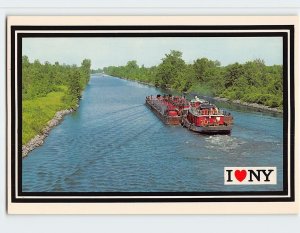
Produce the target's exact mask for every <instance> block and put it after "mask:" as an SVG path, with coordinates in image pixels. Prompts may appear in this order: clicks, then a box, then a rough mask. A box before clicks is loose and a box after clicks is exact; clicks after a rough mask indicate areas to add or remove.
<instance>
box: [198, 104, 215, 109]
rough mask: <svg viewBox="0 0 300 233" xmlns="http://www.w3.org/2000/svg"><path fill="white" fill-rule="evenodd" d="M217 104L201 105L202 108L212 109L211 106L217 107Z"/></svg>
mask: <svg viewBox="0 0 300 233" xmlns="http://www.w3.org/2000/svg"><path fill="white" fill-rule="evenodd" d="M215 107H216V106H215V105H213V104H201V105H200V109H211V108H215Z"/></svg>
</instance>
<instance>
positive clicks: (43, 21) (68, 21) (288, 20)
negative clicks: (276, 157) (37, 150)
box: [8, 17, 297, 213]
mask: <svg viewBox="0 0 300 233" xmlns="http://www.w3.org/2000/svg"><path fill="white" fill-rule="evenodd" d="M95 18H97V20H93V23H92V21H91V20H92V19H95ZM139 18H141V19H142V21H143V23H142V24H140V23H139V25H152V24H153V21H154V22H155V23H156V25H165V24H167V25H172V24H173V23H174V22H175V21H176V20H175V18H176V17H167V18H166V17H165V18H162V17H139ZM208 18H209V21H207V20H208ZM213 18H214V20H213ZM224 18H226V20H225V21H226V22H224ZM233 18H234V22H235V24H234V25H237V24H236V22H237V21H236V20H237V19H239V21H238V22H239V24H240V25H243V24H244V25H248V24H247V23H249V21H250V23H249V25H251V24H253V21H255V22H258V21H260V22H263V23H262V24H268V23H265V21H270V20H271V21H277V22H276V24H283V25H285V24H296V22H295V19H296V17H279V18H281V20H280V21H279V20H278V18H276V19H277V20H275V17H238V18H237V17H180V21H176V22H177V23H176V24H173V25H184V24H185V23H186V22H187V21H189V23H188V24H187V25H192V24H195V25H197V23H198V22H199V21H202V20H203V21H204V22H205V25H214V23H215V21H219V24H218V25H228V24H230V22H231V23H232V22H233V21H232V19H233ZM249 18H251V20H246V19H249ZM24 19H25V21H24ZM76 19H77V20H78V19H79V18H77V17H39V20H37V17H25V18H24V17H10V18H9V20H8V21H9V24H16V25H18V24H21V25H26V24H27V23H28V22H31V24H34V25H53V21H54V24H57V23H58V21H59V23H58V24H57V25H73V24H72V22H73V23H74V22H79V21H76ZM82 19H84V20H82ZM136 19H137V17H125V20H124V17H122V18H120V17H80V25H84V24H85V23H87V21H89V22H90V24H88V25H91V24H94V25H97V22H99V20H102V23H103V24H105V25H119V24H120V22H119V21H120V20H121V21H122V23H121V24H122V25H130V24H133V21H132V20H134V25H136V24H137V23H136V22H137V21H136ZM166 19H167V20H166ZM177 19H178V18H177ZM240 19H241V20H240ZM262 19H264V20H262ZM283 19H284V20H283ZM174 20H175V21H174ZM195 20H196V21H195ZM261 20H262V21H261ZM62 21H63V22H64V24H61V23H62ZM95 21H96V22H95ZM145 21H146V22H147V23H146V24H144V22H145ZM162 21H164V22H166V21H167V22H166V23H163V24H161V22H162ZM221 21H222V22H221ZM228 21H229V23H228ZM251 21H252V22H251ZM21 22H22V23H21ZM116 22H118V23H117V24H116ZM149 22H151V23H150V24H149ZM159 22H160V23H159ZM171 22H172V23H171ZM179 22H180V23H179ZM246 22H247V23H246ZM48 23H49V24H48ZM226 23H227V24H226ZM76 25H78V24H76ZM158 31H161V30H158ZM175 31H180V30H175ZM192 31H194V30H192ZM207 31H209V32H211V31H212V30H207ZM224 31H226V32H229V31H230V30H224ZM232 31H234V30H232ZM245 31H247V32H251V30H245ZM253 31H255V30H253ZM257 31H264V30H257ZM267 31H268V32H270V31H271V30H267ZM274 31H277V30H274ZM280 31H281V32H282V30H280ZM18 32H20V31H18ZM26 32H28V31H26ZM34 32H37V31H34ZM47 32H50V31H47ZM55 32H57V31H55ZM59 32H62V31H59ZM74 32H76V33H78V32H79V31H74ZM83 32H84V31H83ZM87 32H89V33H90V32H91V31H87ZM95 32H97V31H95ZM102 32H103V31H101V33H102ZM108 32H109V30H108ZM113 32H116V31H115V30H114V31H113ZM126 32H128V31H127V30H126ZM133 32H135V33H136V32H137V31H133ZM139 32H140V31H139ZM151 32H154V31H151ZM200 32H203V30H200ZM218 32H220V31H219V30H218ZM238 32H240V30H238ZM296 32H297V30H296ZM296 32H295V34H296ZM9 34H10V29H9V28H8V38H9ZM296 38H297V37H296ZM296 38H295V41H296ZM8 41H9V40H8ZM16 43H17V40H16ZM288 43H289V36H288ZM8 51H10V50H8ZM295 51H296V48H295ZM16 57H17V56H16ZM8 58H9V54H8ZM288 59H289V56H288ZM8 61H9V60H8ZM296 61H297V60H296V58H295V65H296V64H297V63H296ZM16 68H17V67H16ZM8 74H9V72H8ZM16 74H17V70H16ZM288 75H289V73H288ZM295 78H296V77H295ZM289 81H290V79H289ZM8 84H9V82H8ZM288 85H290V83H288ZM8 87H9V86H8ZM16 88H17V85H16ZM8 90H9V88H8ZM16 93H17V92H16ZM289 101H290V100H289ZM8 118H9V117H8ZM9 119H10V118H9ZM289 119H290V112H289ZM16 128H17V127H16ZM289 128H290V127H289ZM289 139H290V136H289V137H288V140H289ZM16 142H17V141H16ZM16 144H17V143H16ZM16 161H17V160H16ZM296 161H297V160H296ZM296 161H295V162H296ZM9 164H10V162H8V165H9ZM16 164H17V162H16ZM8 170H9V168H8ZM289 175H290V173H289ZM16 177H17V176H16ZM295 179H296V177H295ZM8 181H9V178H8ZM289 183H290V179H289ZM8 184H9V183H8ZM289 187H290V185H289ZM8 193H9V192H8ZM159 197H161V196H159ZM201 197H204V196H199V197H198V196H195V197H193V198H201ZM208 197H209V198H212V197H211V196H208ZM226 197H228V196H226ZM232 197H234V198H239V197H237V196H232ZM250 197H252V198H255V197H254V196H250ZM258 197H262V196H258ZM263 197H266V196H263ZM271 197H274V196H271ZM280 197H282V196H280ZM30 198H31V197H30ZM43 198H47V197H43ZM51 198H53V197H51ZM58 198H61V197H58ZM73 198H80V197H73ZM84 198H87V197H84ZM93 198H94V197H93ZM97 198H98V197H97ZM100 198H105V197H100ZM108 198H112V197H108ZM122 198H125V197H123V196H122ZM141 198H145V196H143V197H141ZM151 198H155V197H153V196H151ZM164 198H167V197H165V196H164ZM171 198H179V196H176V197H171ZM206 198H207V196H206ZM216 198H224V196H216ZM240 198H246V196H242V197H240ZM8 199H10V198H9V197H8ZM99 204H100V205H101V203H99ZM192 204H195V203H192ZM200 204H201V205H205V204H208V203H200ZM222 204H224V203H222ZM231 204H233V203H231ZM251 204H252V205H253V203H251ZM273 204H274V203H273ZM294 204H295V203H286V204H285V206H290V207H289V208H290V209H289V211H290V212H294V211H295V210H296V209H295V207H296V205H294ZM17 205H18V206H22V205H23V204H20V203H19V204H17ZM25 205H26V204H25ZM43 205H44V204H43ZM59 205H60V206H61V204H59ZM76 205H77V204H76ZM97 205H98V203H97ZM112 205H114V204H112ZM122 205H124V204H122ZM125 205H127V204H125ZM129 205H130V204H129ZM151 205H152V203H151ZM154 205H155V204H154ZM215 205H218V206H219V205H220V203H217V204H215ZM234 205H235V204H234ZM242 205H246V206H247V203H243V204H242ZM264 205H268V204H267V203H264ZM12 206H14V207H15V203H11V202H10V200H9V207H10V209H11V210H12V209H14V208H12ZM17 209H18V208H17ZM199 211H200V212H203V211H202V210H200V209H198V210H197V211H196V212H197V213H198V212H199ZM239 211H241V209H240V210H239ZM264 211H266V209H265V210H264ZM50 212H51V211H50ZM92 212H93V211H92ZM100 212H102V211H100ZM108 212H109V211H108ZM192 212H193V211H192ZM192 212H191V213H192ZM208 212H209V211H208ZM208 212H207V213H208ZM221 212H222V211H221ZM241 212H243V211H241ZM267 212H268V210H267ZM174 213H175V212H174ZM217 213H220V211H217ZM235 213H236V212H235ZM249 213H251V211H250V212H249Z"/></svg>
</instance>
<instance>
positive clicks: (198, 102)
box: [145, 95, 233, 134]
mask: <svg viewBox="0 0 300 233" xmlns="http://www.w3.org/2000/svg"><path fill="white" fill-rule="evenodd" d="M145 102H146V106H148V107H149V108H150V109H151V110H152V111H153V112H154V113H155V114H156V115H157V116H158V117H159V118H160V119H161V120H162V121H163V122H164V123H165V124H167V125H180V124H181V125H182V126H184V127H186V128H187V129H189V130H191V131H194V132H198V133H203V134H230V133H231V130H232V125H233V117H232V116H231V114H230V113H228V112H226V111H223V110H221V109H218V108H217V106H216V105H214V104H211V103H209V102H208V101H206V100H202V99H199V98H198V97H197V96H195V98H194V99H193V100H191V101H188V100H186V99H185V98H184V97H180V96H172V95H163V96H161V95H157V96H152V95H151V96H147V97H146V101H145Z"/></svg>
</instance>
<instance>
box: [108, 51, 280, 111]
mask: <svg viewBox="0 0 300 233" xmlns="http://www.w3.org/2000/svg"><path fill="white" fill-rule="evenodd" d="M103 71H104V72H105V73H106V74H110V75H113V76H117V77H122V78H127V79H132V80H138V81H142V82H146V83H151V84H154V85H156V86H158V87H162V88H173V89H176V90H178V91H192V92H199V94H210V95H215V96H221V97H226V98H229V99H232V100H242V101H246V102H251V103H259V104H264V105H267V106H270V107H278V108H282V98H283V95H282V93H283V92H282V90H283V88H282V80H283V76H282V66H281V65H273V66H266V65H265V63H264V61H263V60H261V59H256V60H253V61H248V62H246V63H245V64H240V63H234V64H230V65H227V66H221V63H220V62H219V61H213V60H209V59H208V58H204V57H202V58H199V59H196V60H195V61H194V62H193V64H187V63H186V62H185V61H184V60H183V59H182V53H181V52H180V51H176V50H171V51H170V53H168V54H165V57H164V58H162V62H161V63H160V64H159V65H157V66H152V67H149V68H146V67H144V66H143V65H142V66H141V67H140V66H139V65H138V64H137V62H136V61H129V62H127V64H126V65H125V66H118V67H116V66H109V67H104V68H103Z"/></svg>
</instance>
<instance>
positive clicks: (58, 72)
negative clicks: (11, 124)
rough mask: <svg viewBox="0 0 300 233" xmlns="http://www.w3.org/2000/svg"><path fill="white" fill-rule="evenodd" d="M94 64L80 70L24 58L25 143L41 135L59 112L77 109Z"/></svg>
mask: <svg viewBox="0 0 300 233" xmlns="http://www.w3.org/2000/svg"><path fill="white" fill-rule="evenodd" d="M90 67H91V61H90V60H88V59H85V60H83V62H82V64H81V66H80V67H77V66H69V65H60V64H59V63H58V62H55V64H54V65H52V64H50V63H49V62H46V63H45V64H41V63H40V62H39V61H38V60H36V61H34V62H33V63H30V62H29V59H28V57H26V56H23V57H22V122H23V123H22V143H23V144H25V143H27V142H28V141H29V140H30V139H31V138H33V137H34V136H35V135H37V134H39V133H41V130H42V129H43V128H44V127H45V126H46V124H47V122H48V121H49V120H51V119H52V118H53V116H54V115H55V113H56V112H57V111H59V110H63V109H70V108H74V109H75V108H76V105H77V104H78V100H79V98H80V96H81V93H82V91H83V89H84V87H85V86H86V85H87V83H88V81H89V77H90Z"/></svg>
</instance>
